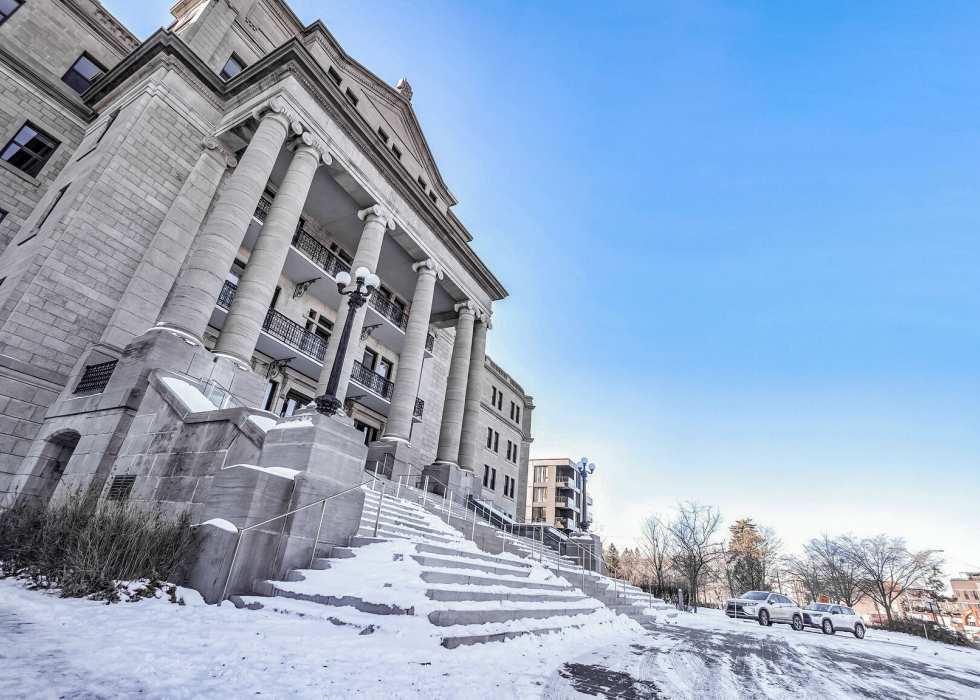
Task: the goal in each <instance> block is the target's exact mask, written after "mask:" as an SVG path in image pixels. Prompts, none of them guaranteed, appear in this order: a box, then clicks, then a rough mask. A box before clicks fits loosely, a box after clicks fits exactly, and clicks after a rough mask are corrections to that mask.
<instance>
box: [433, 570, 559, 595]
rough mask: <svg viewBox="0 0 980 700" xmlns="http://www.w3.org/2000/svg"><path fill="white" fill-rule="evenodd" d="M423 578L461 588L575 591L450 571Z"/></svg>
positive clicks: (539, 583)
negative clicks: (504, 587)
mask: <svg viewBox="0 0 980 700" xmlns="http://www.w3.org/2000/svg"><path fill="white" fill-rule="evenodd" d="M421 578H422V580H423V581H425V582H426V583H433V584H436V583H439V584H450V583H453V584H458V585H461V586H508V587H510V588H529V589H541V590H552V591H567V590H574V589H573V588H572V587H571V586H569V585H568V584H566V583H552V582H546V581H528V580H524V579H517V578H513V579H504V578H497V577H488V576H471V575H469V574H465V573H455V572H449V571H423V572H422V575H421Z"/></svg>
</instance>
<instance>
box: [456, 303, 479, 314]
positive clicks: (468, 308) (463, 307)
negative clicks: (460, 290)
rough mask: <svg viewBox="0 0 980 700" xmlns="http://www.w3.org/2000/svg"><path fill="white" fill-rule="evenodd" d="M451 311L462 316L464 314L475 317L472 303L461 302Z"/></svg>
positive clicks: (474, 305)
mask: <svg viewBox="0 0 980 700" xmlns="http://www.w3.org/2000/svg"><path fill="white" fill-rule="evenodd" d="M453 311H455V312H456V313H458V314H459V315H460V316H462V315H463V314H464V313H467V314H471V315H473V316H476V311H477V309H476V304H474V303H473V302H472V301H461V302H459V303H458V304H456V305H455V306H454V307H453Z"/></svg>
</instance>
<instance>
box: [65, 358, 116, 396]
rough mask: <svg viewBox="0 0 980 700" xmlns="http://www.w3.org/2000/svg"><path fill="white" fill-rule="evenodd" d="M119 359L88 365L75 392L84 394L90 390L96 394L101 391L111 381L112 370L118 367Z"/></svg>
mask: <svg viewBox="0 0 980 700" xmlns="http://www.w3.org/2000/svg"><path fill="white" fill-rule="evenodd" d="M118 361H119V360H110V361H109V362H102V363H100V364H97V365H87V366H86V367H85V372H83V373H82V378H81V379H80V380H79V381H78V386H76V387H75V391H74V392H73V393H75V394H83V393H86V392H89V391H91V392H92V393H96V394H98V393H101V392H102V391H103V390H104V389H105V388H106V385H107V384H108V383H109V379H110V378H111V377H112V372H113V370H114V369H116V363H117V362H118Z"/></svg>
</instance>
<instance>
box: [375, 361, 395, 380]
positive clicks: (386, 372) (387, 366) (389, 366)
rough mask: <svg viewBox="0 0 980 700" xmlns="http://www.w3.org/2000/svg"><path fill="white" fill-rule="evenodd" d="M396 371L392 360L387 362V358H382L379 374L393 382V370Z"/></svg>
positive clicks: (379, 364)
mask: <svg viewBox="0 0 980 700" xmlns="http://www.w3.org/2000/svg"><path fill="white" fill-rule="evenodd" d="M394 369H395V363H394V362H392V361H391V360H386V359H385V358H383V357H382V358H381V361H380V362H379V363H378V374H380V375H381V376H382V377H384V378H385V379H387V380H388V381H391V375H392V370H394Z"/></svg>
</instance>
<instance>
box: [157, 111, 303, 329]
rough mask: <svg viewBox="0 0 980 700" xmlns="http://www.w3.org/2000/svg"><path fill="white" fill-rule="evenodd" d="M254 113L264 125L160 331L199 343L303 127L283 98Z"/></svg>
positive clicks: (162, 319) (218, 207)
mask: <svg viewBox="0 0 980 700" xmlns="http://www.w3.org/2000/svg"><path fill="white" fill-rule="evenodd" d="M252 114H253V116H254V117H255V118H256V119H259V120H260V122H259V127H258V129H256V131H255V135H254V136H252V141H251V142H250V143H249V145H248V148H247V149H246V150H245V154H244V155H243V156H242V160H241V162H240V163H239V164H238V167H237V168H235V172H234V173H232V176H231V178H230V179H229V180H228V185H227V186H226V187H225V189H224V191H223V192H222V193H221V198H220V199H219V200H218V203H217V204H216V205H215V207H214V211H212V212H211V217H210V218H209V219H208V222H207V224H205V226H204V229H203V230H202V231H201V233H200V235H199V236H198V238H197V242H196V243H195V245H194V249H193V251H192V252H191V255H190V256H189V258H188V260H187V265H186V266H185V267H184V271H183V272H182V273H181V275H180V278H179V279H178V280H177V286H176V288H175V289H174V292H173V296H172V297H171V298H170V302H169V303H168V304H167V308H166V309H164V311H163V314H162V315H161V317H160V321H159V323H157V327H158V328H164V329H171V330H176V331H180V332H181V333H182V334H183V335H185V336H187V337H189V338H191V339H193V340H196V341H197V342H199V343H200V342H201V339H202V338H203V336H204V330H205V329H206V328H207V326H208V321H209V320H210V318H211V312H212V311H213V310H214V304H215V302H216V301H217V299H218V295H219V294H220V293H221V287H222V285H223V284H224V282H225V276H226V275H227V274H228V270H230V269H231V265H232V263H233V262H234V261H235V255H236V254H237V253H238V249H239V247H240V246H241V244H242V239H243V238H244V237H245V230H246V229H247V228H248V224H249V221H251V220H252V214H254V213H255V205H256V204H257V203H258V201H259V198H260V197H261V196H262V192H263V190H264V189H265V185H266V183H267V182H268V181H269V174H270V173H271V172H272V167H273V165H275V162H276V158H278V157H279V150H280V149H281V148H282V144H283V143H284V142H285V140H286V135H287V133H288V132H289V130H290V128H295V129H298V128H299V124H298V122H295V120H294V119H293V118H292V115H291V114H290V113H289V112H288V111H287V110H286V108H285V106H284V105H283V103H282V101H281V100H280V99H279V98H275V97H274V98H272V99H271V100H269V101H268V102H266V103H264V104H263V105H261V106H260V107H258V108H256V109H255V111H254V112H253V113H252ZM294 122H295V124H294Z"/></svg>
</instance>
